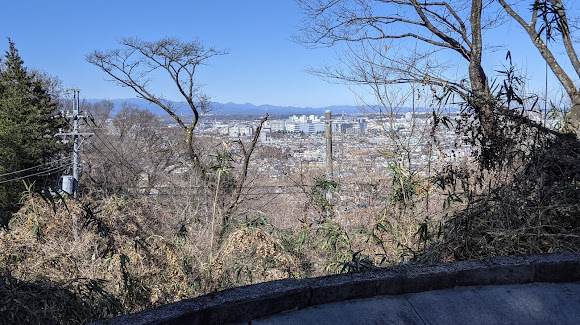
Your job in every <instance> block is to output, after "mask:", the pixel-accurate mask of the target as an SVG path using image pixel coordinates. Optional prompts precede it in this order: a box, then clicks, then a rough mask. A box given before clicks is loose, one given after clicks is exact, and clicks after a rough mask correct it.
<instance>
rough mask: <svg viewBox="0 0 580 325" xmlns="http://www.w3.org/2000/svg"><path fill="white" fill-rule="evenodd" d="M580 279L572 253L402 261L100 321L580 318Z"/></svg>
mask: <svg viewBox="0 0 580 325" xmlns="http://www.w3.org/2000/svg"><path fill="white" fill-rule="evenodd" d="M578 282H580V254H573V253H559V254H546V255H529V256H508V257H497V258H491V259H486V260H481V261H464V262H455V263H447V264H437V265H400V266H397V267H394V268H387V269H377V270H373V271H370V272H365V273H355V274H342V275H334V276H327V277H322V278H314V279H302V280H298V279H284V280H279V281H272V282H266V283H260V284H256V285H251V286H245V287H239V288H233V289H228V290H224V291H220V292H215V293H211V294H208V295H205V296H202V297H198V298H194V299H187V300H183V301H179V302H176V303H172V304H167V305H165V306H160V307H156V308H151V309H147V310H144V311H142V312H140V313H136V314H131V315H124V316H121V317H118V318H113V319H109V320H106V321H103V322H101V324H240V323H242V324H260V322H262V323H261V324H268V323H267V322H270V323H269V324H274V323H276V324H278V323H283V320H284V319H286V318H285V317H287V316H288V317H289V316H290V315H294V316H293V317H295V318H294V320H292V319H290V318H288V319H287V323H286V324H330V323H332V324H389V323H393V324H398V323H405V324H407V323H408V324H478V323H480V324H494V323H503V324H534V323H537V324H549V323H554V324H566V323H569V324H580V321H578V320H579V319H578V310H580V301H579V298H578V297H580V289H579V284H578ZM308 315H310V316H308ZM542 315H544V316H543V318H542ZM508 316H510V317H511V318H508ZM268 317H271V318H268ZM296 317H297V318H296ZM300 317H306V318H305V319H304V321H301V318H300ZM308 317H310V318H308ZM312 317H314V318H312ZM274 319H276V321H275V322H273V320H274ZM324 320H331V322H328V323H324Z"/></svg>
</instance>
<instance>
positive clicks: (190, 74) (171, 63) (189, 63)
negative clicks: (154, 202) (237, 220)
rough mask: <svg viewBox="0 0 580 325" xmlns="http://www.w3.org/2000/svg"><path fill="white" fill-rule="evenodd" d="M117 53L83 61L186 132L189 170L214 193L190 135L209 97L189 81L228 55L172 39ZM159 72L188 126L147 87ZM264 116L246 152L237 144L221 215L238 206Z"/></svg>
mask: <svg viewBox="0 0 580 325" xmlns="http://www.w3.org/2000/svg"><path fill="white" fill-rule="evenodd" d="M120 44H121V45H122V46H123V48H122V49H117V50H109V51H99V50H96V51H94V52H92V53H91V54H89V55H88V56H87V61H88V62H89V63H92V64H94V65H95V66H97V67H99V68H100V69H102V70H103V71H104V72H105V73H107V74H108V75H109V76H110V77H112V81H113V82H115V83H117V84H119V85H121V86H123V87H128V88H131V89H133V90H134V91H135V93H136V94H137V96H138V97H139V98H143V99H145V100H147V101H149V102H151V103H153V104H155V105H157V106H159V107H161V108H162V109H163V110H164V111H165V112H167V114H169V115H170V116H171V117H172V118H173V119H174V120H175V121H176V122H177V124H178V125H179V127H180V128H181V129H182V130H183V131H184V132H185V138H186V144H187V151H188V154H189V157H190V159H191V162H192V165H193V168H194V169H195V170H196V171H197V173H198V174H199V176H200V178H201V179H202V180H203V182H204V184H205V185H206V188H207V189H209V190H211V191H215V189H216V188H217V187H219V184H217V183H218V182H216V180H215V177H214V176H213V175H212V173H211V169H210V168H209V167H208V166H207V165H206V164H205V163H204V161H203V159H202V157H200V152H199V150H198V149H197V146H196V144H195V141H196V139H195V137H194V131H195V129H196V126H197V124H198V122H199V120H200V118H201V115H202V113H203V112H205V111H206V110H208V109H209V108H210V101H209V97H208V96H207V95H205V94H204V93H202V92H201V90H200V87H201V86H200V84H199V83H198V82H197V81H196V79H195V78H194V76H195V72H196V69H197V68H198V67H199V66H201V65H204V64H206V62H207V61H208V60H209V59H211V58H212V57H215V56H220V55H225V54H227V51H224V50H218V49H215V48H213V47H210V48H206V47H205V46H204V45H203V44H202V43H201V42H199V41H197V40H194V41H191V42H183V41H180V40H178V39H175V38H163V39H161V40H158V41H153V42H149V41H143V40H141V39H138V38H123V39H121V41H120ZM158 70H161V71H162V72H163V73H166V75H167V76H168V77H169V78H170V80H171V82H172V83H173V84H174V85H175V87H176V88H177V90H178V92H179V94H181V96H182V97H183V99H184V100H185V102H186V103H187V105H188V106H189V108H190V109H191V113H192V114H193V119H192V120H191V122H190V123H187V122H186V121H185V120H184V119H182V118H181V117H180V116H179V115H178V113H177V107H176V105H177V104H176V103H175V102H172V101H170V100H167V99H165V98H163V97H162V96H160V95H158V94H156V93H155V91H154V89H152V86H151V79H152V74H153V73H154V72H156V71H158ZM267 117H268V116H267V115H266V116H265V117H264V118H263V119H262V120H261V121H260V123H259V126H258V127H257V129H256V135H257V136H256V137H254V138H253V140H252V142H251V143H250V145H249V146H248V147H245V146H244V145H243V144H242V143H241V142H240V146H241V149H242V152H243V154H244V157H243V162H242V165H241V167H240V168H241V172H240V178H239V181H238V182H237V184H236V188H235V190H234V192H233V196H232V198H231V200H230V203H229V204H224V206H225V207H226V208H225V209H224V212H223V215H224V216H227V215H229V214H230V213H231V212H232V211H233V210H234V209H235V207H236V205H237V203H238V202H239V193H241V191H242V187H243V185H244V182H245V179H246V174H247V169H248V164H249V162H250V156H251V154H252V152H253V150H254V147H255V146H256V144H257V141H258V135H259V133H260V130H261V126H262V124H263V123H264V122H265V121H266V119H267Z"/></svg>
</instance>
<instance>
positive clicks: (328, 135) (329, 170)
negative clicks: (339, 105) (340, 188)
mask: <svg viewBox="0 0 580 325" xmlns="http://www.w3.org/2000/svg"><path fill="white" fill-rule="evenodd" d="M324 119H325V121H324V123H325V124H326V180H327V181H329V182H332V113H331V112H330V110H327V111H326V112H324Z"/></svg>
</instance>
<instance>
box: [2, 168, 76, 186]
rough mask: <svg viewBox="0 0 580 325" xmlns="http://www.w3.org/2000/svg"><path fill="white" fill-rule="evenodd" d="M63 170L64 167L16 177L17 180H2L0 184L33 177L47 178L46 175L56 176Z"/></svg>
mask: <svg viewBox="0 0 580 325" xmlns="http://www.w3.org/2000/svg"><path fill="white" fill-rule="evenodd" d="M65 169H66V166H58V167H53V168H50V169H47V170H43V171H41V172H38V173H34V174H29V175H25V176H20V177H17V178H12V179H7V180H3V181H0V184H4V183H9V182H14V181H19V180H23V179H26V178H30V177H34V176H48V175H52V174H56V173H57V172H60V171H62V170H65Z"/></svg>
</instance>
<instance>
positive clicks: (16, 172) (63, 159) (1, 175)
mask: <svg viewBox="0 0 580 325" xmlns="http://www.w3.org/2000/svg"><path fill="white" fill-rule="evenodd" d="M66 160H68V161H69V162H70V158H62V159H59V160H56V161H54V162H49V163H44V164H42V165H37V166H33V167H29V168H25V169H20V170H15V171H13V172H9V173H4V174H0V177H5V176H8V175H12V174H18V173H22V172H25V171H28V170H32V169H39V168H41V167H43V166H49V165H53V164H54V163H58V162H63V161H66Z"/></svg>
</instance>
